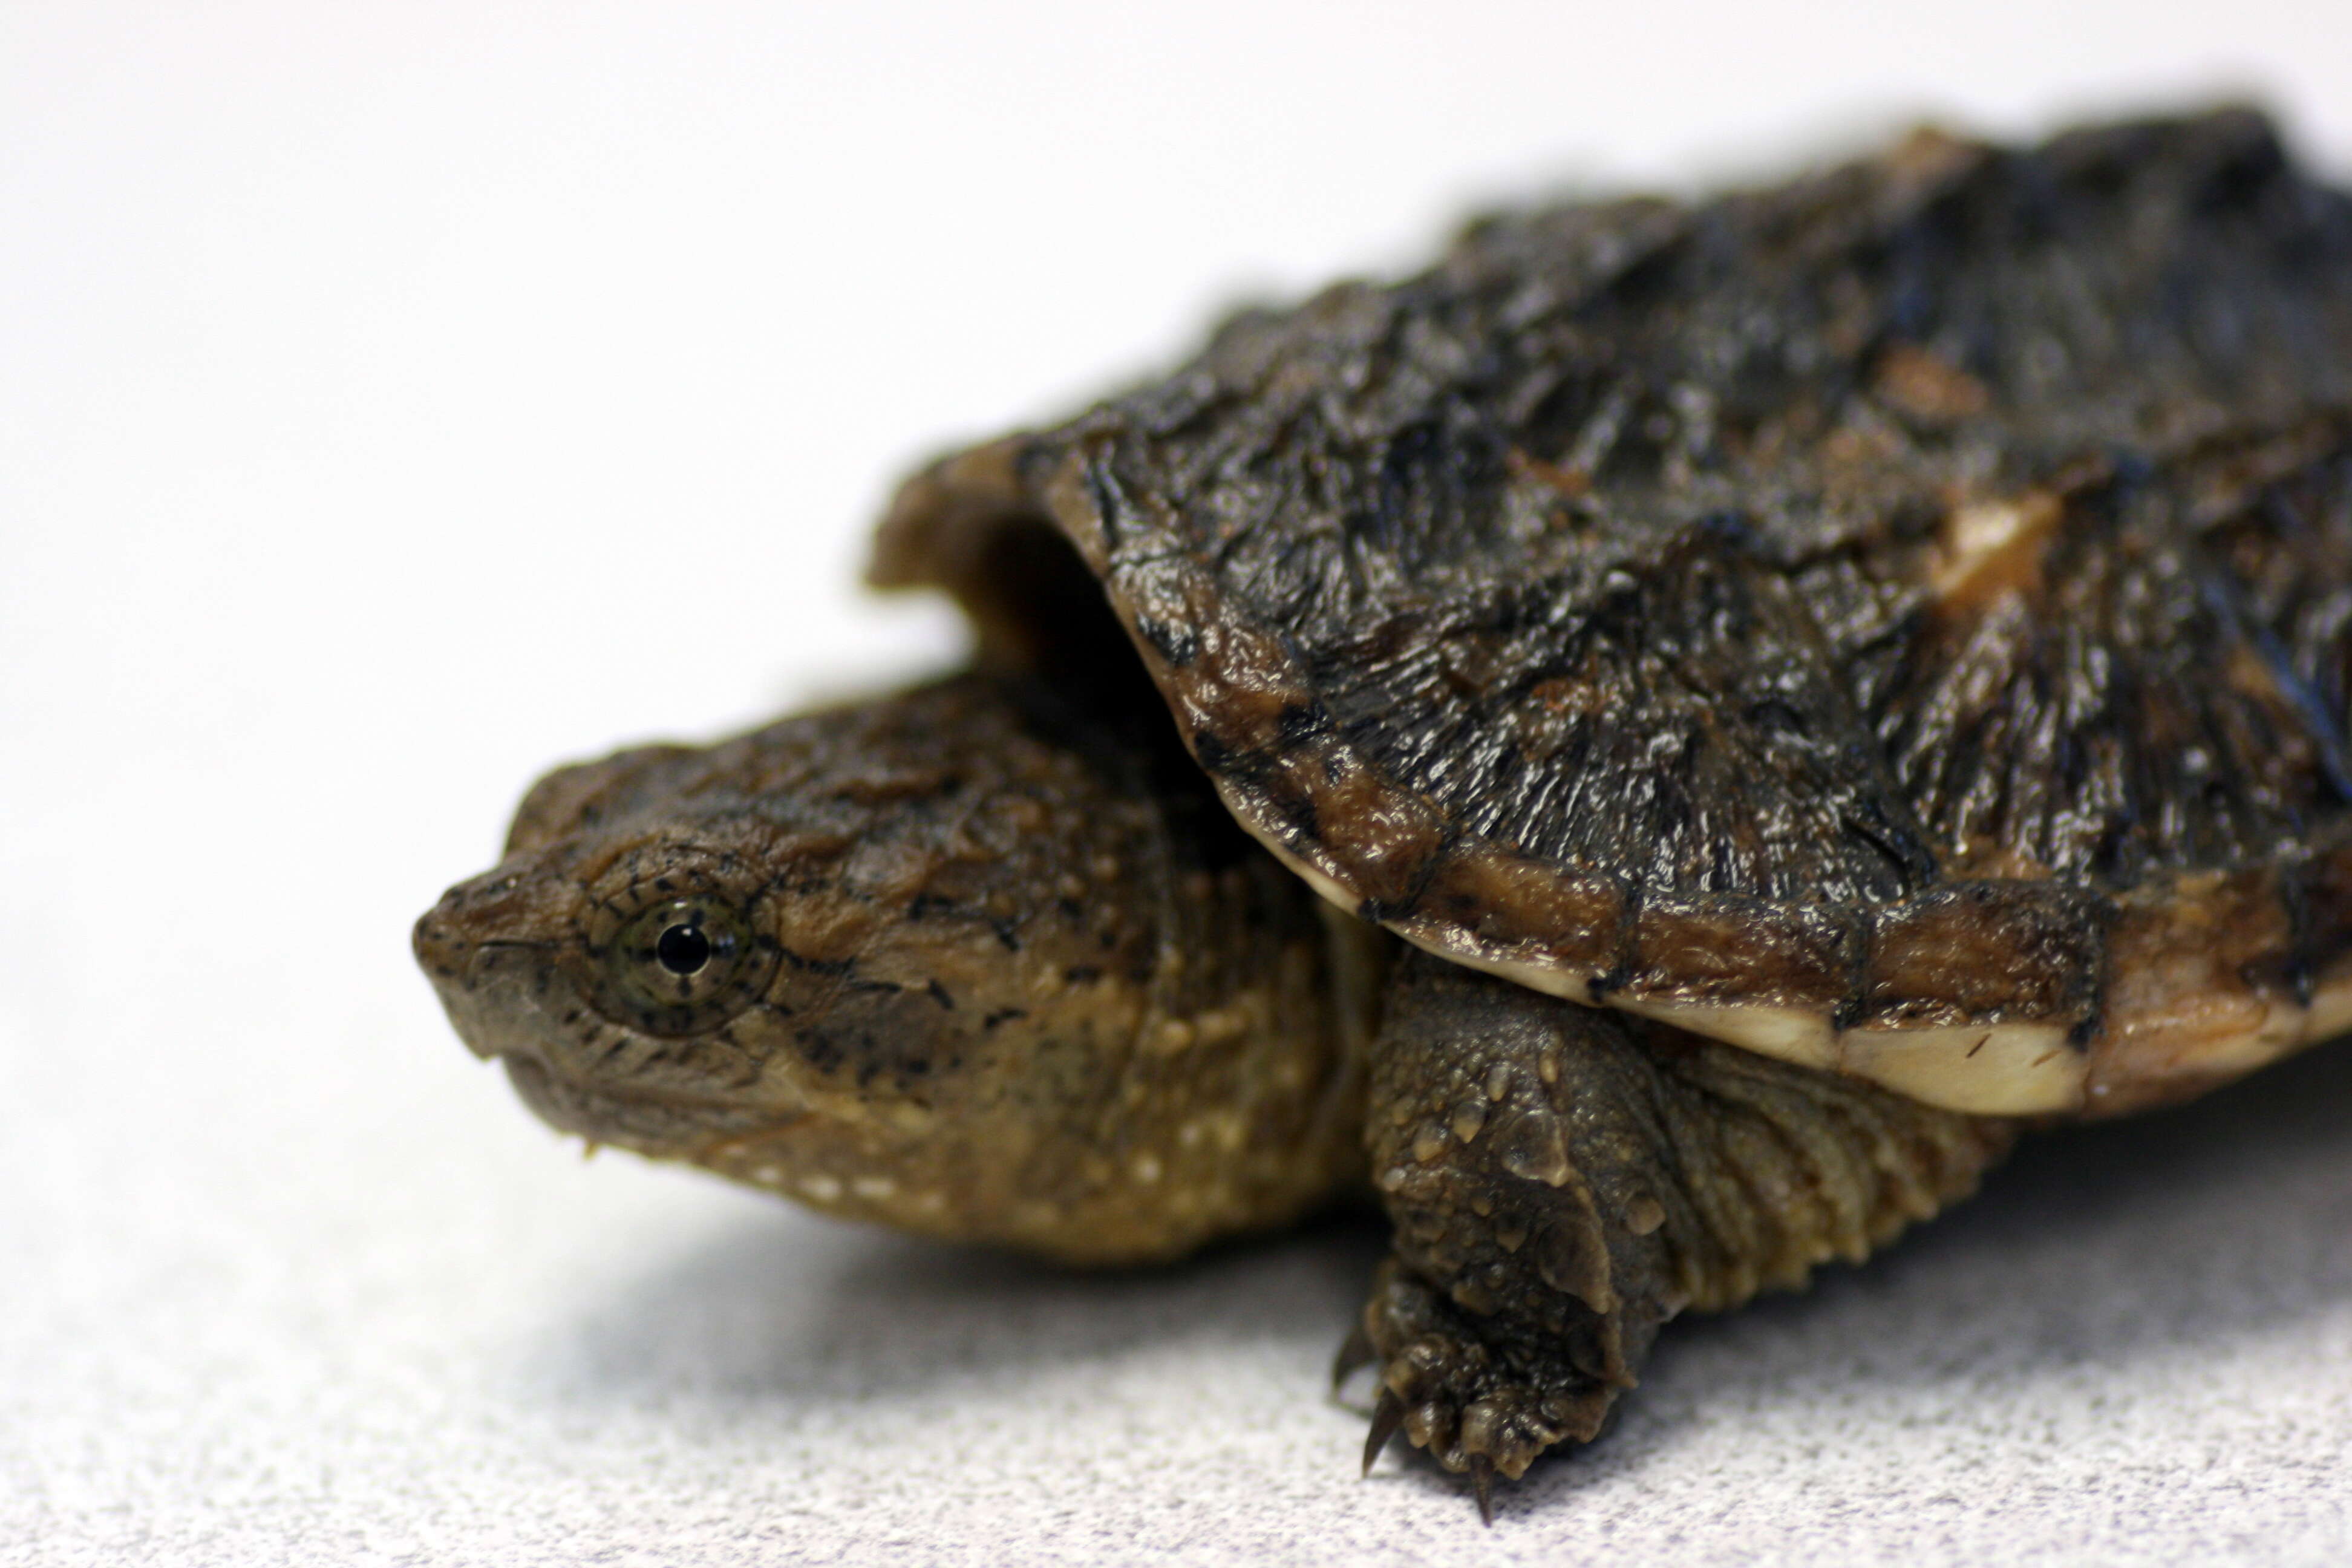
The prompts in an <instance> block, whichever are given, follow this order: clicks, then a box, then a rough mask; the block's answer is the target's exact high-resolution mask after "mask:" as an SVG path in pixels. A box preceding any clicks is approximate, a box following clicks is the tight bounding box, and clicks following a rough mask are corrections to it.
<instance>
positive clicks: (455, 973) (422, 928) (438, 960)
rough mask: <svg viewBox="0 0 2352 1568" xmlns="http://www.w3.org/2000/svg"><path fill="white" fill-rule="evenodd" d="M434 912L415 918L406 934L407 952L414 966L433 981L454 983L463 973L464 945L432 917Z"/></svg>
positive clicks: (455, 934)
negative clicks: (411, 928) (413, 955)
mask: <svg viewBox="0 0 2352 1568" xmlns="http://www.w3.org/2000/svg"><path fill="white" fill-rule="evenodd" d="M440 912H441V911H440V910H438V909H435V910H428V911H427V912H426V913H425V914H424V915H422V916H420V917H418V919H417V921H416V925H415V929H414V930H412V931H410V932H409V937H408V946H409V951H410V952H414V953H415V955H416V963H417V967H419V968H421V969H423V970H424V971H425V973H427V974H429V975H431V976H433V978H434V979H436V980H457V979H460V978H462V977H463V976H464V974H465V973H466V952H465V949H466V944H465V943H464V942H462V941H460V940H459V939H458V936H457V932H456V931H452V930H450V929H449V927H448V926H447V925H446V924H444V923H443V922H442V921H439V920H437V919H436V918H435V917H436V916H437V915H439V913H440Z"/></svg>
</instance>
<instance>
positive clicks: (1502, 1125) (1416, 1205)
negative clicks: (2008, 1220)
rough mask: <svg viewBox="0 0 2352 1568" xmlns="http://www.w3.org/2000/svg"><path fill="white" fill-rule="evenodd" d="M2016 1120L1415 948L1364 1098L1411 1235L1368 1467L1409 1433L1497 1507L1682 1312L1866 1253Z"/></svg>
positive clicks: (1381, 1178) (1623, 1380) (1402, 1242)
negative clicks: (1912, 1095)
mask: <svg viewBox="0 0 2352 1568" xmlns="http://www.w3.org/2000/svg"><path fill="white" fill-rule="evenodd" d="M2014 1131H2015V1124H2014V1123H2012V1122H2009V1121H1996V1120H1992V1119H1989V1118H1983V1117H1973V1116H1966V1115H1961V1114H1959V1113H1957V1112H1954V1111H1948V1110H1937V1109H1935V1108H1933V1107H1930V1106H1926V1105H1921V1104H1919V1103H1918V1102H1916V1101H1915V1100H1907V1099H1905V1098H1903V1097H1901V1096H1899V1095H1896V1094H1894V1093H1891V1092H1889V1091H1887V1090H1885V1089H1880V1088H1878V1087H1876V1086H1875V1085H1873V1084H1870V1083H1867V1082H1864V1081H1863V1080H1862V1079H1850V1078H1845V1077H1843V1076H1840V1075H1836V1074H1832V1073H1825V1072H1820V1071H1816V1070H1814V1069H1811V1068H1801V1067H1793V1066H1790V1065H1789V1064H1787V1063H1784V1062H1779V1061H1774V1060H1772V1059H1770V1058H1766V1057H1760V1056H1757V1055H1755V1054H1753V1053H1751V1052H1748V1051H1744V1050H1741V1049H1739V1048H1738V1047H1731V1046H1725V1045H1721V1044H1719V1043H1717V1042H1715V1041H1712V1040H1706V1039H1703V1038H1701V1037H1697V1036H1695V1035H1690V1034H1686V1033H1685V1032H1683V1031H1681V1030H1678V1029H1674V1028H1671V1027H1668V1026H1664V1025H1661V1024H1655V1023H1652V1022H1649V1021H1646V1020H1643V1019H1640V1018H1636V1017H1633V1016H1630V1015H1627V1014H1622V1013H1618V1012H1613V1011H1611V1010H1608V1009H1604V1008H1593V1007H1585V1006H1580V1005H1576V1004H1574V1003H1570V1002H1563V1001H1560V1000H1558V999H1557V998H1554V997H1550V996H1546V995H1542V994H1538V993H1537V992H1534V991H1529V990H1528V989H1526V988H1524V987H1522V986H1518V985H1515V984H1510V983H1509V982H1507V981H1503V980H1498V979H1496V978H1494V977H1492V976H1489V975H1485V974H1481V973H1475V972H1474V971H1470V970H1466V969H1463V968H1461V967H1459V966H1457V965H1454V964H1450V963H1442V962H1440V961H1438V960H1436V959H1433V958H1431V957H1429V956H1427V955H1426V954H1423V953H1419V952H1415V953H1412V954H1411V955H1410V956H1408V957H1407V958H1406V959H1405V960H1404V961H1403V962H1402V963H1400V964H1399V965H1398V967H1397V970H1396V972H1395V973H1394V975H1393V976H1392V977H1391V982H1390V988H1389V992H1388V1001H1387V1007H1386V1010H1385V1014H1384V1016H1383V1019H1382V1023H1381V1035H1380V1037H1379V1040H1378V1042H1377V1044H1376V1046H1375V1047H1374V1049H1373V1052H1372V1059H1371V1068H1370V1085H1369V1100H1368V1103H1367V1105H1366V1115H1365V1141H1366V1144H1367V1147H1368V1150H1369V1152H1370V1170H1371V1175H1372V1180H1373V1182H1374V1184H1376V1185H1377V1187H1378V1188H1379V1190H1380V1193H1381V1199H1382V1201H1383V1203H1384V1204H1385V1205H1386V1206H1387V1208H1388V1211H1389V1215H1390V1217H1391V1219H1393V1220H1394V1221H1395V1224H1396V1238H1395V1243H1394V1249H1393V1252H1392V1253H1391V1257H1390V1258H1388V1260H1387V1261H1386V1262H1385V1263H1383V1264H1382V1266H1381V1270H1380V1274H1379V1276H1378V1279H1376V1281H1375V1282H1374V1285H1373V1288H1372V1295H1371V1300H1370V1302H1369V1303H1368V1304H1367V1305H1366V1306H1365V1309H1364V1317H1363V1322H1362V1325H1361V1328H1360V1332H1359V1333H1358V1334H1357V1335H1356V1336H1354V1337H1353V1338H1351V1340H1350V1342H1349V1349H1348V1350H1346V1351H1343V1352H1341V1358H1342V1359H1341V1370H1342V1371H1347V1370H1352V1367H1351V1365H1350V1363H1354V1364H1361V1363H1364V1362H1367V1361H1370V1362H1374V1363H1378V1366H1379V1369H1380V1399H1379V1405H1378V1407H1377V1408H1376V1410H1375V1412H1374V1415H1373V1417H1372V1429H1371V1434H1370V1440H1369V1441H1368V1442H1367V1444H1366V1446H1365V1451H1364V1461H1365V1468H1367V1469H1369V1468H1370V1466H1371V1463H1372V1461H1373V1460H1374V1459H1375V1458H1378V1457H1379V1455H1380V1452H1381V1448H1382V1447H1385V1446H1386V1445H1387V1443H1388V1441H1389V1439H1390V1438H1391V1436H1393V1435H1394V1434H1395V1433H1397V1432H1398V1431H1400V1430H1401V1431H1402V1432H1403V1434H1404V1435H1405V1436H1406V1437H1408V1438H1409V1439H1410V1440H1411V1441H1412V1444H1413V1446H1414V1447H1420V1448H1424V1449H1426V1450H1428V1452H1429V1453H1430V1454H1431V1455H1432V1456H1433V1458H1435V1459H1436V1460H1437V1461H1438V1463H1440V1464H1441V1465H1443V1466H1444V1467H1445V1468H1447V1469H1449V1470H1454V1471H1459V1472H1466V1473H1467V1474H1468V1475H1469V1476H1470V1477H1471V1479H1472V1480H1473V1482H1474V1483H1475V1485H1476V1487H1477V1489H1478V1497H1479V1504H1480V1508H1481V1510H1482V1511H1486V1510H1487V1508H1488V1497H1489V1490H1490V1489H1491V1486H1492V1484H1493V1478H1494V1477H1495V1475H1496V1474H1498V1473H1499V1474H1501V1475H1503V1476H1506V1477H1510V1478H1514V1479H1516V1478H1517V1477H1518V1476H1519V1475H1521V1474H1522V1473H1524V1472H1525V1471H1526V1469H1527V1468H1528V1464H1529V1463H1530V1462H1531V1461H1533V1460H1534V1458H1536V1456H1537V1455H1538V1454H1540V1453H1542V1452H1543V1451H1544V1450H1545V1449H1547V1448H1549V1447H1553V1446H1554V1445H1556V1444H1560V1443H1569V1442H1575V1443H1583V1442H1590V1441H1591V1439H1592V1438H1593V1437H1594V1436H1597V1435H1598V1434H1599V1433H1600V1431H1601V1426H1602V1425H1603V1424H1604V1422H1605V1421H1606V1420H1607V1418H1608V1415H1609V1413H1610V1409H1611V1406H1612V1405H1613V1403H1614V1402H1615V1400H1616V1399H1617V1397H1618V1395H1619V1394H1622V1392H1623V1391H1625V1390H1626V1389H1629V1388H1631V1387H1633V1384H1634V1382H1635V1374H1636V1373H1638V1372H1639V1371H1640V1369H1641V1366H1642V1363H1643V1360H1644V1359H1645V1358H1646V1356H1647V1355H1648V1353H1649V1349H1650V1344H1651V1342H1652V1341H1653V1340H1654V1338H1655V1337H1656V1334H1657V1331H1658V1327H1659V1325H1660V1324H1662V1323H1664V1321H1666V1320H1667V1319H1669V1318H1671V1317H1673V1316H1674V1315H1675V1313H1676V1312H1678V1311H1681V1310H1683V1309H1685V1308H1686V1307H1695V1308H1699V1309H1703V1310H1719V1309H1722V1308H1726V1307H1730V1306H1735V1305H1737V1304H1738V1303H1739V1302H1740V1301H1743V1300H1747V1299H1748V1297H1749V1296H1752V1295H1754V1294H1755V1293H1756V1292H1757V1291H1758V1290H1759V1289H1764V1288H1767V1287H1783V1288H1793V1287H1796V1286H1800V1285H1801V1284H1803V1283H1804V1281H1805V1279H1806V1277H1807V1275H1808V1274H1809V1273H1810V1272H1811V1269H1812V1267H1813V1266H1814V1265H1815V1264H1817V1263H1822V1262H1825V1261H1827V1260H1828V1259H1830V1258H1848V1259H1852V1260H1859V1259H1860V1258H1863V1257H1864V1256H1865V1255H1867V1254H1868V1253H1869V1252H1870V1250H1871V1249H1872V1248H1873V1247H1877V1246H1879V1245H1881V1244H1883V1243H1885V1242H1886V1241H1887V1240H1889V1239H1891V1238H1892V1237H1894V1236H1895V1234H1896V1233H1897V1232H1898V1231H1900V1230H1902V1229H1903V1227H1904V1226H1906V1225H1908V1224H1910V1223H1911V1222H1913V1221H1915V1220H1921V1219H1926V1218H1927V1217H1928V1216H1929V1215H1933V1214H1935V1213H1936V1212H1937V1210H1938V1209H1940V1208H1942V1207H1943V1206H1944V1205H1947V1204H1948V1203H1950V1202H1952V1201H1954V1200H1955V1199H1957V1198H1959V1197H1962V1196H1965V1195H1966V1194H1969V1192H1972V1191H1973V1190H1974V1189H1975V1187H1976V1184H1977V1182H1978V1179H1979V1176H1980V1175H1981V1173H1983V1171H1984V1170H1985V1168H1986V1167H1987V1166H1988V1165H1990V1163H1992V1162H1993V1161H1994V1160H1996V1159H1998V1158H1999V1157H2000V1154H2001V1153H2002V1152H2005V1151H2006V1150H2007V1148H2008V1147H2009V1145H2010V1143H2011V1140H2012V1138H2013V1135H2014Z"/></svg>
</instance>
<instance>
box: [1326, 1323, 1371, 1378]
mask: <svg viewBox="0 0 2352 1568" xmlns="http://www.w3.org/2000/svg"><path fill="white" fill-rule="evenodd" d="M1374 1353H1375V1352H1374V1351H1373V1350H1372V1336H1371V1335H1370V1334H1368V1333H1366V1332H1364V1325H1363V1324H1361V1323H1358V1324H1357V1325H1356V1326H1355V1327H1354V1328H1352V1329H1349V1331H1348V1338H1347V1341H1346V1342H1345V1343H1343V1344H1341V1345H1340V1347H1339V1354H1338V1355H1336V1356H1333V1357H1332V1358H1331V1392H1332V1393H1334V1394H1337V1393H1339V1385H1340V1384H1343V1383H1345V1382H1347V1381H1348V1374H1349V1373H1351V1372H1353V1371H1355V1370H1356V1369H1357V1368H1358V1367H1360V1366H1366V1365H1369V1364H1370V1362H1371V1359H1372V1356H1373V1355H1374Z"/></svg>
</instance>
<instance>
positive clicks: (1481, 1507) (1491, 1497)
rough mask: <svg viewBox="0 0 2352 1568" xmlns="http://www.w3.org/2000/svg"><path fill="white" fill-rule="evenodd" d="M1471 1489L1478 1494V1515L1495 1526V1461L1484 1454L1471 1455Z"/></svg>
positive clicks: (1487, 1524)
mask: <svg viewBox="0 0 2352 1568" xmlns="http://www.w3.org/2000/svg"><path fill="white" fill-rule="evenodd" d="M1470 1489H1471V1490H1472V1491H1474V1492H1475V1493H1477V1494H1478V1517H1479V1518H1480V1519H1481V1520H1484V1521H1486V1528H1487V1529H1489V1530H1492V1529H1494V1528H1495V1461H1494V1460H1492V1459H1490V1458H1487V1457H1486V1455H1484V1454H1473V1455H1471V1456H1470Z"/></svg>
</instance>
